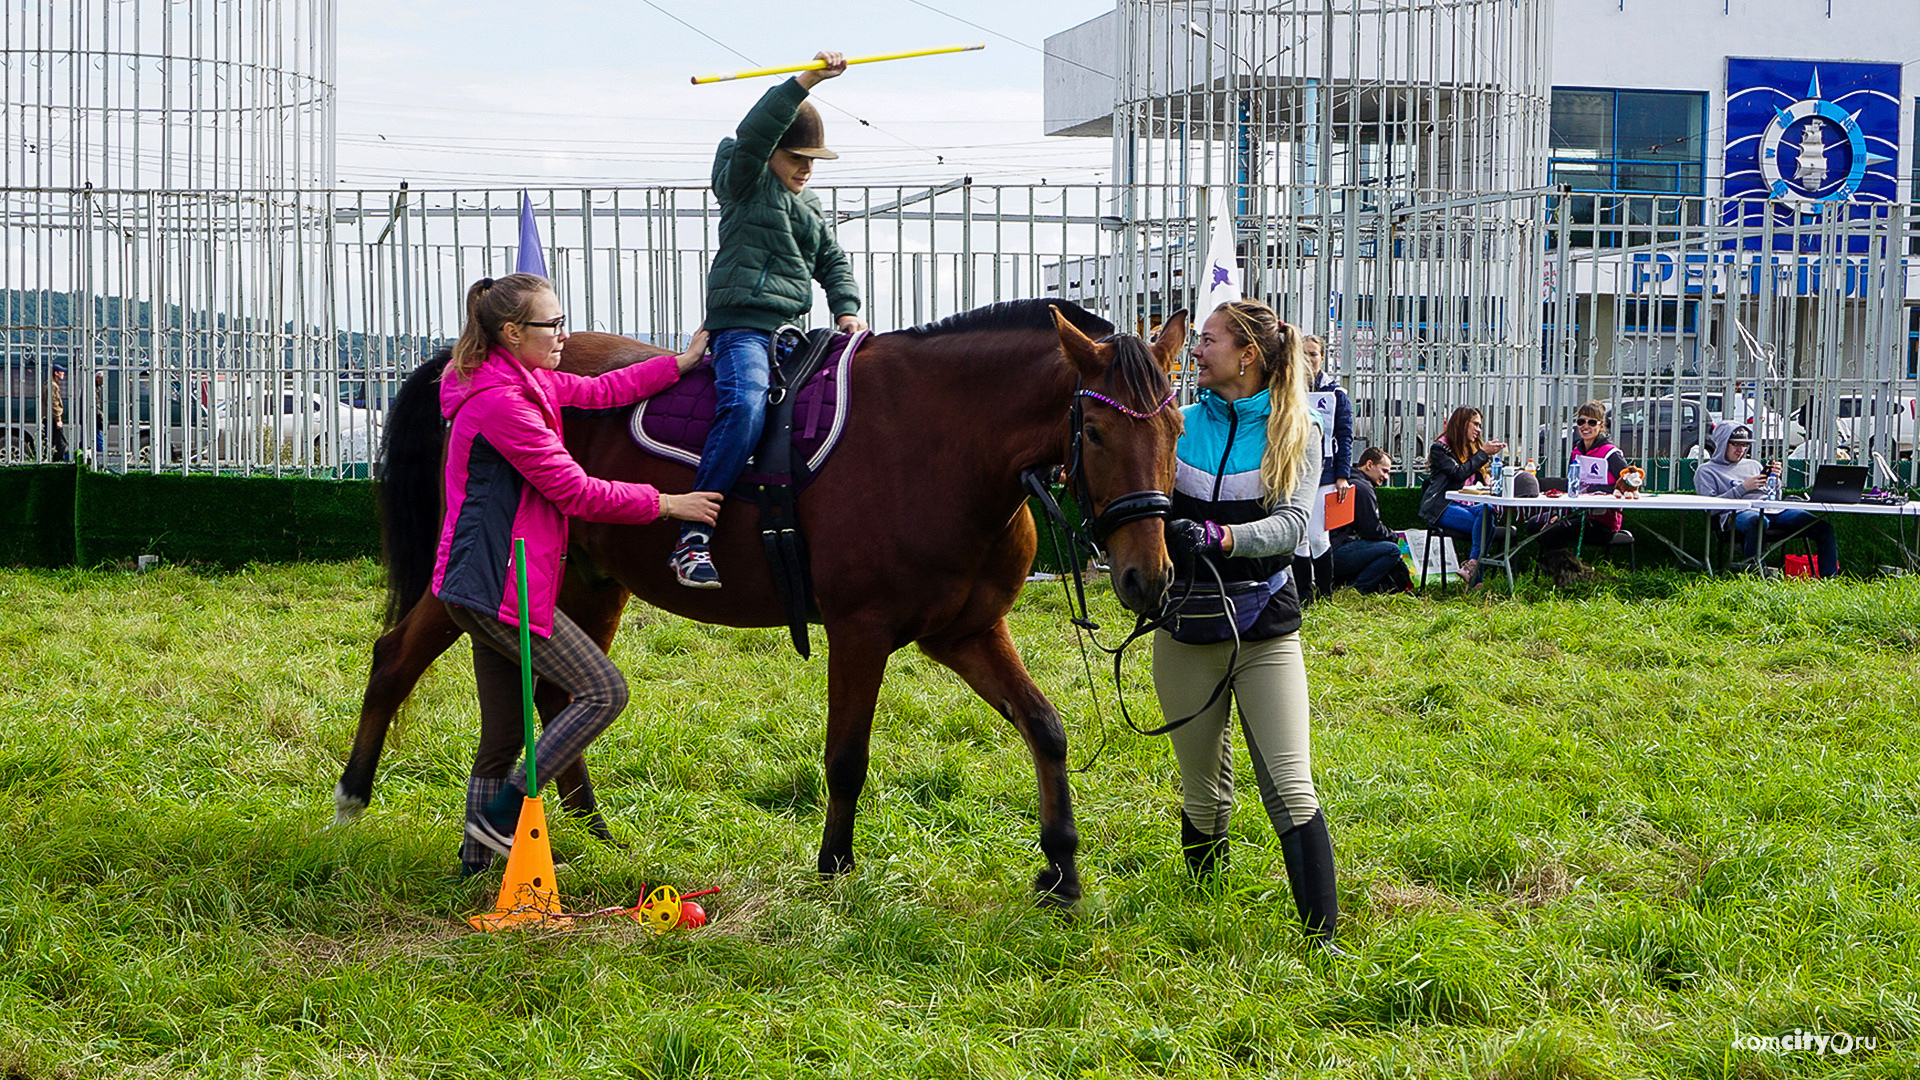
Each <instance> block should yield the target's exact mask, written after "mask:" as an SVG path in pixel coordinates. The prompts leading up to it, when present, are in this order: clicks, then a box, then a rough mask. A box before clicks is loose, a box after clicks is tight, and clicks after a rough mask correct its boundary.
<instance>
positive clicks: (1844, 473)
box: [1807, 465, 1868, 503]
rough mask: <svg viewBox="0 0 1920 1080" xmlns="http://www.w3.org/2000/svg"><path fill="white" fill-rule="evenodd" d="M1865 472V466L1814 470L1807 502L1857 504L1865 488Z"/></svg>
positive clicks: (1831, 467) (1829, 466)
mask: <svg viewBox="0 0 1920 1080" xmlns="http://www.w3.org/2000/svg"><path fill="white" fill-rule="evenodd" d="M1867 472H1868V469H1867V467H1866V466H1865V465H1822V466H1820V467H1819V468H1818V469H1816V470H1814V474H1813V487H1811V488H1809V489H1808V490H1807V501H1808V502H1823V503H1857V502H1859V501H1860V492H1861V491H1862V489H1864V488H1865V487H1866V486H1867Z"/></svg>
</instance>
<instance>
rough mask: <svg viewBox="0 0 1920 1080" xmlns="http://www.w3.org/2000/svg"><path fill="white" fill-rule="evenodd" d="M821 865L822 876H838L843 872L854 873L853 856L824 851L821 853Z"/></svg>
mask: <svg viewBox="0 0 1920 1080" xmlns="http://www.w3.org/2000/svg"><path fill="white" fill-rule="evenodd" d="M819 865H820V876H821V877H838V876H839V875H841V874H851V873H853V856H851V855H829V854H827V853H826V852H824V851H823V852H821V853H820V864H819Z"/></svg>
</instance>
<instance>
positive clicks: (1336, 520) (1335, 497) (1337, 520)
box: [1327, 488, 1354, 531]
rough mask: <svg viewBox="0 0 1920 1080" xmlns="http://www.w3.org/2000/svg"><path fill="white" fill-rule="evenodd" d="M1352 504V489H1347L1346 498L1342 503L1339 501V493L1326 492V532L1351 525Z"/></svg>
mask: <svg viewBox="0 0 1920 1080" xmlns="http://www.w3.org/2000/svg"><path fill="white" fill-rule="evenodd" d="M1353 504H1354V494H1353V489H1352V488H1348V489H1347V497H1346V499H1345V500H1344V501H1342V500H1341V498H1340V493H1339V492H1337V491H1329V492H1327V529H1328V531H1332V530H1334V529H1338V528H1340V527H1342V526H1345V525H1351V524H1353Z"/></svg>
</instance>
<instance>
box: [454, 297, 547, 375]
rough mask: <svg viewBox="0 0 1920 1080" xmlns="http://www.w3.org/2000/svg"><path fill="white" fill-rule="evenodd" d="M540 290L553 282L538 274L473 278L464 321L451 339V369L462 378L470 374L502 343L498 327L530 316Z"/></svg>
mask: <svg viewBox="0 0 1920 1080" xmlns="http://www.w3.org/2000/svg"><path fill="white" fill-rule="evenodd" d="M543 290H544V291H547V292H552V291H553V283H552V282H550V281H548V280H547V279H546V278H543V277H541V276H540V275H538V274H508V275H507V276H506V277H503V278H481V279H480V280H479V281H476V282H474V283H473V285H472V287H471V288H469V289H468V290H467V323H466V325H465V326H463V327H461V328H460V340H458V341H456V342H454V343H453V365H452V366H453V370H454V371H455V372H457V373H459V375H460V377H461V378H463V379H464V378H466V377H467V376H469V375H472V374H473V369H475V368H477V367H479V366H480V362H481V361H482V360H485V359H486V358H487V354H488V353H490V352H492V351H493V350H494V349H495V348H497V347H499V346H500V345H501V344H503V343H502V342H501V340H500V328H501V327H503V326H505V325H506V324H508V323H510V322H525V321H526V320H527V319H528V318H530V317H531V316H532V315H533V304H534V301H536V300H538V299H539V298H540V293H541V292H542V291H543Z"/></svg>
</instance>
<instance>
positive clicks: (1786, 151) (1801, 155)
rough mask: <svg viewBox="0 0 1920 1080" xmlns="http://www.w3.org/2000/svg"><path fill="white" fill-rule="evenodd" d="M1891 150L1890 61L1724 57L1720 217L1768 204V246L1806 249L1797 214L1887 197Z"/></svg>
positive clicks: (1741, 218) (1893, 83)
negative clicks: (1771, 239)
mask: <svg viewBox="0 0 1920 1080" xmlns="http://www.w3.org/2000/svg"><path fill="white" fill-rule="evenodd" d="M1899 153H1900V65H1898V64H1856V63H1839V62H1828V61H1817V60H1752V59H1742V58H1738V57H1729V58H1728V59H1727V157H1726V194H1727V197H1728V198H1729V199H1737V200H1742V201H1738V202H1729V203H1728V204H1727V207H1726V222H1727V224H1745V225H1762V224H1764V223H1765V222H1766V220H1767V216H1768V215H1769V214H1771V215H1772V217H1773V220H1774V224H1775V226H1776V227H1780V226H1785V227H1786V228H1787V231H1786V232H1785V233H1783V234H1779V235H1777V236H1776V237H1775V247H1776V248H1779V249H1783V250H1791V249H1793V248H1796V247H1797V248H1799V249H1800V250H1813V249H1816V248H1817V247H1818V246H1819V238H1818V237H1817V236H1815V235H1811V234H1809V233H1807V232H1804V231H1799V230H1796V229H1795V228H1794V227H1795V226H1798V225H1801V224H1803V223H1805V222H1806V221H1808V220H1810V219H1809V218H1806V217H1804V216H1803V215H1808V214H1814V213H1817V212H1819V211H1821V210H1823V209H1825V208H1826V207H1828V206H1830V205H1832V204H1836V203H1838V204H1846V205H1849V206H1852V207H1854V208H1855V209H1853V210H1852V211H1850V212H1849V216H1850V217H1856V218H1859V217H1866V216H1868V215H1869V214H1871V213H1872V212H1873V211H1872V210H1871V209H1870V208H1871V207H1872V206H1873V205H1874V204H1880V205H1886V204H1890V203H1892V202H1893V201H1894V199H1895V198H1896V197H1897V196H1896V189H1897V181H1896V178H1895V174H1894V170H1895V167H1896V166H1895V161H1896V159H1897V158H1898V156H1899ZM1858 243H1864V241H1857V242H1856V245H1855V246H1858ZM1746 246H1748V247H1757V246H1759V241H1758V240H1757V239H1756V240H1753V241H1752V242H1750V243H1749V244H1747V245H1746Z"/></svg>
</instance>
